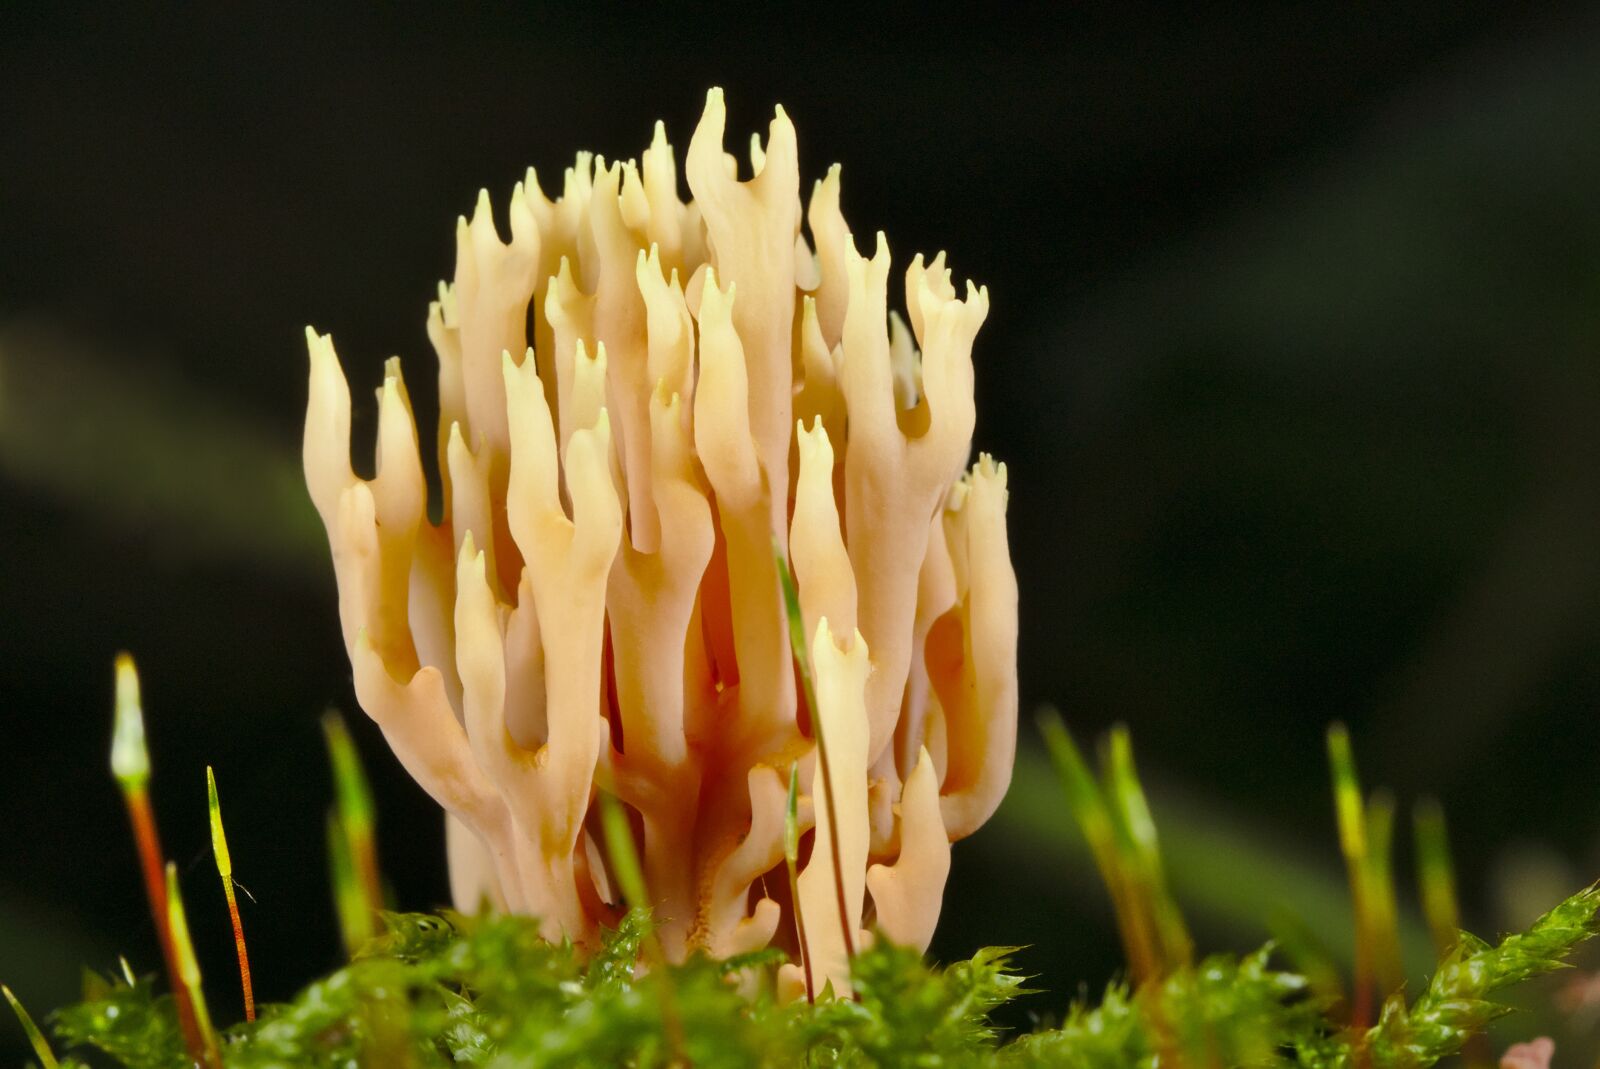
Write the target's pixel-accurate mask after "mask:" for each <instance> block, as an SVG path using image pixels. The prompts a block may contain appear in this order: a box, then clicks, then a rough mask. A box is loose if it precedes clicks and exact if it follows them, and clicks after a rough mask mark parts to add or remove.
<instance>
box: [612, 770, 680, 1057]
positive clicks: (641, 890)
mask: <svg viewBox="0 0 1600 1069" xmlns="http://www.w3.org/2000/svg"><path fill="white" fill-rule="evenodd" d="M599 802H600V826H601V827H602V828H603V829H604V830H605V838H606V860H607V861H609V862H610V863H611V873H612V875H614V876H615V877H616V878H617V886H619V887H621V888H622V897H623V898H624V899H625V900H626V901H627V903H628V908H629V909H633V910H648V909H649V908H650V889H649V887H648V886H646V884H645V878H644V866H643V865H642V864H641V863H640V861H639V851H638V848H637V847H636V846H635V845H634V841H633V827H632V825H631V824H630V823H629V820H628V810H627V808H626V807H625V806H623V804H622V801H621V800H620V799H619V798H617V796H616V795H614V794H611V793H609V792H607V791H600V792H599ZM644 946H645V953H646V954H647V955H648V957H649V959H650V964H651V967H652V968H653V969H654V971H655V974H656V984H655V986H656V990H657V992H658V993H659V995H660V998H661V1024H662V1028H663V1030H664V1031H665V1032H666V1034H667V1042H668V1043H669V1044H671V1046H672V1050H673V1054H674V1060H675V1062H676V1063H677V1064H680V1065H684V1064H687V1062H688V1060H687V1058H686V1057H685V1056H684V1053H683V1051H684V1035H683V1021H682V1019H681V1018H680V1017H679V1015H678V1010H677V999H676V997H675V996H674V993H673V989H672V970H671V969H670V968H669V967H668V962H667V954H666V950H665V949H664V948H663V947H662V945H661V937H660V936H659V935H658V934H657V933H656V929H655V926H654V925H651V926H650V929H649V931H648V932H647V933H646V935H645V938H644Z"/></svg>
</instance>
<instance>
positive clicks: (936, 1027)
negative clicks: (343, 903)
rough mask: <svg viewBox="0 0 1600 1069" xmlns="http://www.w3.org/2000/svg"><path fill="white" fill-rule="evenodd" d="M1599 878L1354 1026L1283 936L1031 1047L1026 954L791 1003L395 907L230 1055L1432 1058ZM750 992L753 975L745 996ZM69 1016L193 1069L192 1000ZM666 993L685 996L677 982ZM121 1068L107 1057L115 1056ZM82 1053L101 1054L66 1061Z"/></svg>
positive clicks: (757, 976) (634, 932) (1139, 994)
mask: <svg viewBox="0 0 1600 1069" xmlns="http://www.w3.org/2000/svg"><path fill="white" fill-rule="evenodd" d="M1597 908H1600V891H1596V890H1595V889H1594V888H1590V889H1587V890H1584V891H1582V892H1580V893H1578V894H1577V895H1574V896H1573V897H1572V898H1570V899H1568V900H1567V901H1566V902H1563V903H1562V904H1561V905H1559V906H1557V907H1556V908H1555V909H1554V910H1552V911H1550V912H1549V913H1548V914H1546V915H1545V916H1544V917H1542V918H1541V919H1540V920H1539V921H1538V922H1537V923H1536V924H1534V926H1533V927H1532V928H1531V929H1530V930H1529V931H1528V932H1527V933H1525V934H1520V935H1513V936H1510V937H1509V938H1507V939H1505V940H1504V941H1503V942H1501V943H1500V944H1499V945H1498V946H1489V945H1487V944H1485V943H1483V942H1481V941H1479V940H1476V939H1473V938H1472V937H1470V936H1467V937H1463V939H1462V941H1461V942H1460V944H1459V946H1458V949H1457V950H1456V952H1455V953H1454V954H1453V955H1452V956H1451V958H1450V959H1448V960H1447V961H1446V962H1445V964H1444V965H1443V966H1442V967H1441V968H1440V969H1439V972H1438V973H1437V975H1436V976H1435V977H1434V978H1433V980H1432V982H1431V983H1430V984H1429V985H1428V987H1427V988H1426V990H1424V991H1423V993H1422V994H1421V995H1420V996H1419V997H1418V998H1417V1000H1416V1001H1415V1002H1414V1003H1412V1004H1411V1005H1410V1006H1409V1007H1407V1006H1406V1005H1405V1003H1404V1001H1403V1000H1402V999H1401V998H1400V997H1398V996H1396V997H1394V998H1391V999H1390V1001H1389V1003H1388V1004H1387V1007H1386V1009H1385V1011H1384V1013H1383V1015H1382V1017H1381V1019H1380V1020H1379V1021H1378V1023H1377V1024H1376V1025H1374V1026H1373V1027H1371V1028H1369V1029H1365V1030H1352V1029H1349V1028H1348V1027H1346V1026H1344V1025H1343V1024H1341V1023H1340V1022H1339V1021H1338V1020H1337V1019H1336V1017H1335V1016H1333V1015H1331V1014H1330V1013H1329V1012H1328V1011H1329V1009H1330V1007H1329V1005H1328V1004H1327V1003H1326V1002H1325V1001H1323V1000H1319V999H1317V998H1315V997H1312V996H1311V995H1310V994H1309V985H1308V984H1307V982H1306V980H1305V979H1304V978H1303V977H1301V976H1299V975H1298V974H1296V973H1293V972H1286V971H1280V970H1277V969H1275V968H1273V966H1272V965H1271V963H1270V954H1269V951H1270V948H1264V949H1262V950H1261V951H1258V952H1257V953H1255V954H1252V955H1250V956H1248V957H1245V958H1242V959H1239V958H1234V957H1230V956H1220V955H1219V956H1216V957H1211V958H1207V959H1205V960H1203V961H1201V962H1200V963H1199V964H1197V965H1195V966H1192V967H1186V968H1182V969H1179V970H1176V971H1174V972H1172V973H1170V974H1168V975H1166V976H1164V977H1163V978H1161V979H1160V980H1159V981H1153V982H1149V983H1146V984H1144V985H1142V986H1141V987H1139V988H1138V989H1130V988H1128V987H1127V986H1126V985H1124V984H1114V985H1112V986H1111V987H1110V988H1109V989H1108V990H1107V991H1106V993H1105V995H1104V997H1103V998H1102V999H1101V1001H1100V1003H1099V1004H1098V1005H1089V1004H1087V1003H1085V1004H1080V1005H1077V1006H1074V1007H1073V1008H1072V1009H1071V1010H1069V1011H1068V1013H1067V1014H1066V1017H1065V1019H1064V1020H1063V1021H1062V1022H1061V1024H1060V1026H1059V1027H1056V1028H1046V1029H1041V1030H1040V1031H1037V1032H1034V1033H1031V1034H1028V1035H1025V1036H1021V1037H1019V1038H1016V1039H1014V1040H1013V1041H1011V1042H1006V1039H1007V1037H1005V1036H1002V1035H1001V1034H1000V1032H999V1030H998V1029H996V1028H995V1027H994V1026H993V1024H992V1023H991V1021H990V1015H991V1013H992V1012H993V1011H994V1010H995V1008H996V1007H998V1006H1000V1005H1002V1004H1004V1003H1005V1002H1007V1001H1008V1000H1010V999H1012V998H1015V997H1016V996H1017V995H1019V994H1022V993H1024V988H1023V986H1022V985H1023V979H1022V977H1020V976H1019V975H1017V974H1016V972H1015V971H1014V967H1013V964H1012V950H1011V949H1010V948H991V949H988V950H984V951H981V952H980V953H979V954H977V955H976V956H975V957H973V958H972V959H971V960H969V961H963V962H958V963H956V964H954V965H950V966H948V967H945V968H936V967H933V966H930V965H928V964H926V963H924V962H923V961H922V959H921V958H920V957H919V956H918V955H916V954H915V953H912V952H910V951H907V950H904V949H902V948H898V947H894V946H891V945H889V944H887V943H885V942H882V941H880V942H878V943H877V944H876V945H875V946H872V947H869V948H867V949H865V950H863V951H862V952H861V953H860V954H859V955H858V956H857V957H856V959H855V962H854V981H855V986H856V992H857V996H858V997H857V999H856V1000H853V1001H852V1000H844V999H831V998H830V999H824V1000H821V1001H819V1002H818V1003H817V1004H816V1005H815V1006H812V1005H809V1004H807V1003H805V1002H803V1001H802V1002H796V1003H791V1004H789V1005H779V1004H778V1003H777V1002H776V1001H774V999H773V998H772V996H771V989H770V984H769V982H768V981H769V979H770V977H771V974H772V966H773V964H774V963H775V961H776V960H777V958H778V955H777V954H776V953H774V952H768V953H763V954H759V955H755V956H753V957H747V958H740V959H734V960H730V961H723V962H717V961H712V960H709V959H707V958H704V957H696V958H693V959H691V960H690V961H688V962H687V963H685V964H683V965H677V966H672V967H670V968H666V969H655V970H648V971H646V970H642V969H641V968H640V967H639V965H638V962H639V960H640V953H641V947H642V946H643V945H644V940H645V938H646V936H647V933H648V931H649V920H648V918H647V916H646V915H645V914H643V913H640V912H635V913H631V914H629V915H628V917H627V918H626V919H625V920H624V922H623V923H622V925H621V926H620V927H619V928H618V929H617V930H616V931H614V932H611V933H609V934H608V936H607V938H606V941H605V945H604V948H603V949H602V951H601V952H600V953H599V954H597V955H594V956H591V957H589V958H588V959H587V960H585V959H584V958H582V957H580V955H579V954H578V953H577V952H576V951H575V950H574V949H573V948H572V947H570V946H562V945H552V944H550V943H547V942H545V941H543V940H542V939H541V938H540V937H539V933H538V926H537V924H536V923H535V922H533V921H532V920H530V919H528V918H525V917H508V916H484V917H462V916H459V915H455V914H441V915H431V914H414V913H407V914H393V913H391V914H385V915H384V918H383V921H384V931H383V933H382V934H381V935H380V936H379V937H378V938H376V939H375V940H373V941H372V942H371V943H370V944H369V945H368V946H367V947H366V948H365V949H364V950H363V951H362V953H361V954H360V955H359V956H358V957H357V959H356V960H355V961H353V962H351V963H350V964H349V965H347V966H345V967H344V968H342V969H340V970H339V971H337V972H335V973H333V974H332V975H331V976H328V977H326V978H325V979H322V980H319V981H318V982H316V983H314V984H312V985H310V986H309V987H307V988H306V989H305V990H304V991H302V992H301V993H300V994H299V995H298V996H297V997H296V998H295V999H294V1000H293V1001H291V1002H288V1003H285V1004H282V1005H265V1006H262V1007H261V1012H260V1016H259V1018H258V1019H257V1020H256V1021H253V1022H246V1023H241V1024H238V1025H235V1026H234V1027H233V1028H231V1029H229V1030H228V1031H227V1032H226V1034H225V1035H224V1043H223V1060H224V1064H225V1065H227V1066H228V1067H229V1069H284V1067H291V1066H293V1067H305V1069H322V1067H326V1069H336V1067H337V1069H344V1067H349V1066H373V1067H377V1066H383V1067H396V1069H403V1067H408V1066H409V1067H416V1069H425V1067H430V1066H448V1065H459V1064H467V1065H483V1066H491V1067H506V1069H509V1067H512V1066H542V1067H543V1066H547V1067H562V1066H602V1065H603V1066H639V1067H647V1066H668V1065H675V1064H677V1065H682V1064H689V1065H694V1066H699V1067H706V1069H715V1067H729V1069H732V1067H752V1066H753V1067H769V1066H770V1067H779V1066H841V1067H843V1066H889V1067H906V1069H910V1067H935V1066H937V1067H947V1066H948V1067H961V1066H981V1065H999V1066H1019V1067H1021V1066H1028V1067H1033V1066H1038V1067H1044V1066H1065V1067H1082V1069H1101V1067H1104V1069H1113V1067H1115V1069H1129V1067H1133V1069H1138V1067H1150V1069H1153V1067H1155V1066H1157V1065H1181V1066H1195V1067H1200V1066H1296V1065H1298V1066H1305V1067H1308V1069H1344V1067H1347V1066H1355V1065H1358V1064H1362V1065H1370V1066H1373V1067H1377V1069H1409V1067H1419V1066H1427V1065H1432V1064H1433V1063H1435V1062H1436V1061H1438V1060H1439V1059H1441V1058H1443V1057H1446V1056H1448V1055H1450V1054H1453V1053H1455V1052H1456V1051H1458V1050H1460V1049H1461V1047H1462V1045H1463V1044H1464V1042H1465V1041H1466V1039H1467V1038H1468V1037H1469V1036H1470V1035H1472V1034H1474V1033H1475V1032H1476V1031H1477V1030H1478V1029H1480V1028H1481V1027H1482V1026H1483V1025H1484V1024H1485V1023H1487V1022H1488V1021H1489V1020H1490V1019H1491V1018H1493V1017H1495V1016H1496V1015H1498V1014H1499V1013H1501V1012H1503V1010H1502V1008H1501V1007H1500V1006H1498V1005H1497V1004H1496V1003H1494V1002H1493V1001H1492V998H1491V996H1493V995H1494V993H1495V992H1496V991H1498V990H1500V989H1502V988H1504V987H1506V986H1509V985H1511V984H1515V983H1518V982H1520V981H1522V980H1524V979H1527V978H1529V977H1531V976H1534V975H1537V974H1539V973H1543V972H1547V971H1549V970H1551V969H1555V968H1557V967H1559V966H1560V964H1561V962H1562V959H1563V958H1564V957H1565V956H1566V955H1567V954H1568V953H1569V952H1570V951H1571V950H1572V949H1573V948H1574V947H1575V946H1577V945H1578V944H1579V943H1581V942H1582V941H1584V940H1585V939H1588V938H1589V937H1590V936H1592V935H1593V934H1595V932H1596V930H1597V926H1596V911H1597ZM741 989H742V990H741ZM92 994H93V997H92V998H90V999H89V1000H88V1001H86V1002H83V1003H80V1004H78V1005H75V1006H70V1007H68V1008H66V1009H64V1010H61V1011H59V1012H57V1013H56V1014H55V1015H54V1016H53V1017H52V1018H51V1022H50V1023H51V1026H52V1029H53V1031H54V1032H55V1035H56V1037H57V1038H58V1039H60V1040H62V1041H64V1042H65V1043H66V1044H68V1045H69V1046H70V1048H71V1049H72V1050H73V1051H75V1052H80V1051H85V1050H88V1049H92V1050H95V1051H98V1052H100V1053H101V1054H102V1055H105V1056H109V1058H110V1059H111V1062H112V1064H115V1065H117V1066H121V1067H123V1069H186V1067H188V1066H190V1065H192V1064H193V1063H192V1061H191V1060H190V1058H189V1056H188V1055H187V1054H186V1053H185V1051H184V1045H183V1038H182V1034H181V1032H180V1030H179V1028H178V1023H177V1016H176V1013H175V1011H174V1008H173V1005H172V1002H171V1000H170V999H169V998H167V997H165V996H157V995H155V994H154V991H153V988H152V985H151V983H150V981H148V980H137V981H132V982H130V981H128V980H126V979H123V978H118V979H116V980H113V981H108V982H107V984H106V985H105V986H104V987H103V988H101V989H99V990H98V991H96V992H93V993H92ZM663 995H665V996H666V997H663ZM102 1061H103V1059H102ZM62 1064H63V1065H65V1066H74V1065H76V1066H87V1065H89V1064H91V1063H90V1062H87V1061H81V1062H80V1061H73V1060H70V1059H68V1060H65V1061H63V1062H62Z"/></svg>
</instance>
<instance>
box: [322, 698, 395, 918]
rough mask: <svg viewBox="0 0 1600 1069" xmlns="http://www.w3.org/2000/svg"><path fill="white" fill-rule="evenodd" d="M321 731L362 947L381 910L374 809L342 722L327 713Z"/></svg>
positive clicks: (332, 713) (352, 744)
mask: <svg viewBox="0 0 1600 1069" xmlns="http://www.w3.org/2000/svg"><path fill="white" fill-rule="evenodd" d="M322 732H323V736H324V738H325V739H326V740H327V744H328V760H329V763H330V764H331V765H332V767H333V787H334V806H335V808H334V811H335V813H336V815H337V817H338V821H339V827H340V830H341V831H342V832H343V835H344V838H345V844H346V854H347V856H348V858H349V862H350V871H351V874H352V875H353V877H354V880H355V887H356V889H357V890H358V891H359V893H360V900H361V903H362V910H363V915H364V918H365V919H364V920H363V921H362V922H361V923H360V924H358V925H356V928H355V931H356V932H357V933H358V934H359V940H358V942H359V943H362V944H364V943H365V942H366V941H367V940H368V939H370V938H372V937H373V936H374V935H376V934H377V931H378V915H379V914H380V913H381V912H382V911H383V908H384V900H383V882H382V877H381V876H380V874H379V871H378V838H377V817H376V812H377V810H376V807H375V806H374V805H373V803H372V788H371V787H370V786H368V784H367V775H366V773H365V772H364V771H363V770H362V767H361V758H360V756H359V754H357V752H356V746H355V742H354V741H353V740H352V739H351V738H350V731H349V729H348V728H346V727H345V724H344V719H343V718H342V717H340V716H339V714H338V713H337V712H334V711H332V710H330V711H329V712H328V713H327V715H325V716H324V717H323V718H322ZM347 942H348V941H347Z"/></svg>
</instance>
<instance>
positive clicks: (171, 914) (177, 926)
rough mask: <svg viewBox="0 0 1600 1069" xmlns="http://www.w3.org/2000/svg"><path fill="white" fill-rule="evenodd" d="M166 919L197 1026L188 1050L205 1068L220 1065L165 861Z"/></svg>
mask: <svg viewBox="0 0 1600 1069" xmlns="http://www.w3.org/2000/svg"><path fill="white" fill-rule="evenodd" d="M166 884H167V923H168V925H169V926H170V927H171V929H172V942H173V945H174V946H176V947H177V950H178V975H179V977H180V979H181V980H182V982H183V991H184V994H185V996H186V997H187V998H188V1000H189V1003H190V1005H192V1006H193V1007H194V1017H195V1023H196V1024H197V1025H198V1026H199V1030H200V1049H199V1050H191V1051H190V1052H189V1053H190V1054H192V1055H194V1057H195V1060H196V1061H198V1062H200V1064H202V1065H204V1066H206V1067H207V1069H221V1066H222V1051H221V1048H220V1047H219V1045H218V1043H217V1030H216V1028H215V1027H213V1025H212V1024H211V1011H210V1010H209V1009H207V1007H206V996H205V991H204V990H203V989H202V987H201V980H200V961H199V959H198V958H196V957H195V953H194V941H193V940H192V939H190V938H189V919H188V916H187V915H186V914H185V912H184V908H183V892H182V890H181V889H180V888H179V886H178V866H177V865H176V864H174V863H173V862H170V861H169V862H167V872H166Z"/></svg>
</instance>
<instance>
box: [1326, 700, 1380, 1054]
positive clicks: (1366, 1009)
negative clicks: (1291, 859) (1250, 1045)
mask: <svg viewBox="0 0 1600 1069" xmlns="http://www.w3.org/2000/svg"><path fill="white" fill-rule="evenodd" d="M1328 766H1329V770H1330V771H1331V772H1332V776H1333V808H1334V816H1335V817H1336V818H1337V820H1338V824H1339V850H1340V852H1341V853H1342V854H1343V855H1344V863H1345V873H1346V875H1347V877H1348V878H1349V882H1350V904H1351V908H1352V909H1353V911H1354V914H1355V968H1354V972H1355V976H1354V981H1353V984H1352V986H1353V988H1354V991H1353V993H1352V995H1351V1000H1350V1001H1351V1005H1350V1023H1351V1026H1352V1027H1353V1028H1355V1029H1357V1030H1358V1031H1359V1030H1361V1029H1364V1028H1366V1027H1367V1025H1368V1024H1369V1023H1370V1022H1371V1020H1372V1009H1373V1005H1372V1003H1373V986H1374V982H1375V977H1374V974H1373V970H1374V962H1373V945H1372V906H1371V903H1370V902H1369V901H1368V890H1367V889H1368V888H1369V887H1370V886H1371V882H1370V878H1369V876H1368V874H1367V865H1368V861H1367V851H1368V843H1367V816H1366V807H1365V805H1364V804H1363V802H1362V798H1361V781H1360V779H1359V778H1358V777H1357V775H1356V763H1355V757H1354V755H1353V754H1352V753H1351V750H1350V732H1349V731H1348V730H1347V729H1346V728H1345V726H1344V725H1343V724H1334V725H1333V726H1332V727H1330V728H1329V729H1328Z"/></svg>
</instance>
